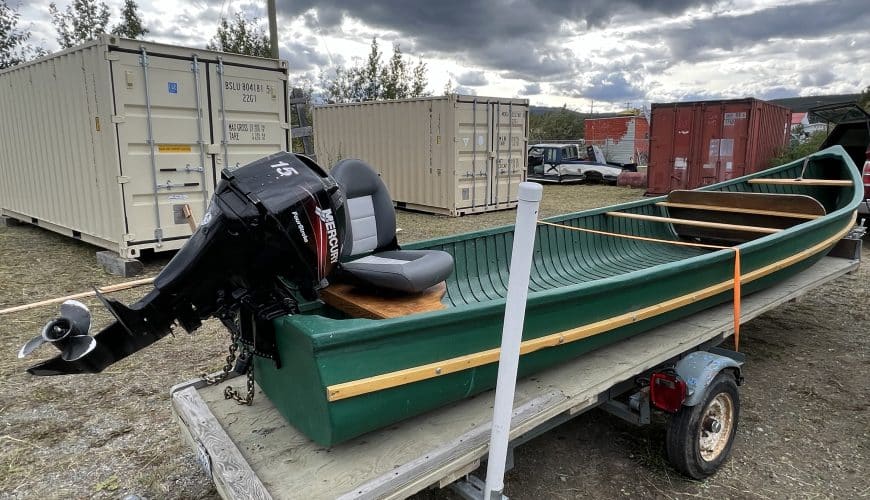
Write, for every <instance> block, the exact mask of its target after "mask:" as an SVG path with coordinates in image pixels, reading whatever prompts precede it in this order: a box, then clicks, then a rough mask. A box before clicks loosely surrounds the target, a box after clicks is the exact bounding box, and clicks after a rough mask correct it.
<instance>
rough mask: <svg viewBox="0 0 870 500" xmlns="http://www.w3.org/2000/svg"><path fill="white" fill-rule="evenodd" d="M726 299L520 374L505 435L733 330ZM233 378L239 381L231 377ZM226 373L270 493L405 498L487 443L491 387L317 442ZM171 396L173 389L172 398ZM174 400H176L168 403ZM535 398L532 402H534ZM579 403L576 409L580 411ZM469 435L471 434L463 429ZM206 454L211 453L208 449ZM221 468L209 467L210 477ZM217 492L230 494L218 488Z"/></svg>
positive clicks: (833, 273)
mask: <svg viewBox="0 0 870 500" xmlns="http://www.w3.org/2000/svg"><path fill="white" fill-rule="evenodd" d="M857 265H858V263H857V261H847V260H845V259H836V258H831V257H825V258H823V259H822V261H821V262H819V263H817V264H816V265H815V266H813V267H811V268H809V269H808V270H806V271H804V272H802V273H800V274H799V275H797V276H795V277H793V278H790V279H789V280H786V281H784V282H783V283H781V284H779V285H777V286H775V287H772V288H769V289H767V290H764V291H760V292H758V293H755V294H752V295H750V296H748V297H746V298H744V300H743V315H742V318H741V319H742V321H743V322H745V321H749V320H751V319H752V318H755V317H757V316H758V315H760V314H762V313H764V312H766V311H768V310H770V309H772V308H774V307H777V306H778V305H780V304H782V303H785V302H788V301H790V300H793V299H795V298H797V297H799V296H801V295H803V294H804V293H806V292H807V291H809V290H811V289H813V288H815V287H817V286H820V285H822V284H824V283H826V282H828V281H831V280H833V279H835V278H836V277H838V276H840V275H842V274H845V273H847V272H850V271H852V270H854V269H856V268H857ZM732 327H733V324H732V316H731V307H730V305H723V306H719V307H717V308H714V309H710V310H707V311H704V312H701V313H698V314H696V315H693V316H690V317H688V318H685V319H684V320H681V321H678V322H675V323H672V324H670V325H666V326H664V327H660V328H657V329H655V330H652V331H649V332H647V333H644V334H641V335H637V336H634V337H632V338H630V339H628V340H625V341H623V342H620V343H617V344H613V345H610V346H607V347H604V348H602V349H599V350H597V351H595V352H593V353H590V354H588V355H586V356H583V357H581V358H579V359H576V360H574V361H571V362H568V363H566V364H564V365H560V366H559V367H556V368H552V369H550V370H547V371H544V372H541V373H539V374H537V375H535V376H534V377H531V378H526V379H523V380H520V381H519V382H518V384H517V392H516V399H515V415H516V414H518V413H522V414H523V415H524V417H523V418H522V420H521V421H520V420H519V419H515V420H514V421H513V422H512V429H511V436H512V437H517V436H519V435H521V434H523V433H525V432H527V431H530V430H532V429H534V428H535V427H537V426H538V425H541V424H543V423H545V422H547V421H548V420H549V419H551V418H553V417H554V416H556V415H559V414H561V413H562V412H565V411H568V410H570V409H571V408H573V407H576V406H578V403H580V405H581V406H584V407H585V406H588V405H587V404H586V403H584V402H586V401H595V400H596V399H597V397H598V395H599V394H602V393H604V392H605V391H607V390H609V388H610V387H612V386H613V385H614V384H616V383H619V382H622V381H624V380H630V379H632V378H634V377H635V376H637V375H638V374H640V373H642V372H643V371H645V370H647V369H650V368H653V367H655V366H658V365H659V364H661V363H663V362H665V361H667V360H669V359H672V358H673V357H675V356H677V355H679V354H681V353H683V352H685V351H687V350H690V349H692V348H693V347H695V346H697V345H701V344H703V343H705V342H708V341H711V340H714V339H717V338H718V339H721V338H725V337H727V336H729V335H731V334H732ZM235 383H238V382H235ZM225 385H226V383H224V384H219V385H215V386H208V387H203V388H202V389H200V390H199V392H200V394H201V396H202V398H203V400H204V401H206V402H207V404H208V405H209V407H210V408H211V409H212V412H213V414H214V418H216V419H217V421H218V422H219V424H220V425H222V426H223V427H224V429H225V430H226V433H227V435H228V436H229V437H228V438H226V439H227V440H228V441H227V443H228V444H229V445H232V446H235V445H233V442H235V443H237V444H238V449H239V450H241V452H242V454H243V455H244V456H245V458H246V460H247V461H248V463H249V465H250V467H251V469H252V470H254V471H255V472H256V474H257V475H258V477H259V478H260V480H261V481H262V483H263V484H265V485H268V488H269V490H270V492H271V494H273V495H274V496H275V498H281V499H284V498H288V499H289V498H334V497H336V496H339V495H341V494H344V495H345V496H346V498H404V497H406V496H408V495H411V494H413V493H415V492H417V491H420V490H422V489H424V488H426V487H428V486H430V485H432V484H436V483H438V482H439V480H440V479H442V478H444V477H445V476H447V475H449V474H451V472H455V471H457V470H461V469H462V468H463V467H470V466H471V465H473V464H474V463H475V462H476V461H478V460H480V459H481V458H482V457H484V456H485V455H486V453H487V445H488V441H487V438H488V429H489V427H488V425H489V422H490V419H491V417H492V406H491V405H492V399H493V392H492V391H489V392H487V393H484V394H482V395H479V396H477V397H474V398H471V399H468V400H465V401H462V402H460V403H457V404H455V405H451V406H448V407H445V408H441V409H439V410H435V411H433V412H430V413H427V414H425V415H421V416H418V417H415V418H412V419H409V420H406V421H404V422H400V423H398V424H396V425H393V426H390V428H388V429H384V430H381V431H375V432H371V433H369V434H366V435H364V436H361V437H359V438H356V439H353V440H351V441H349V442H347V443H343V444H341V445H338V446H335V447H333V448H332V449H329V450H327V449H324V448H322V447H320V446H318V445H317V444H315V443H313V442H311V441H309V440H308V439H307V438H305V437H304V436H302V435H301V434H300V433H299V432H298V431H296V430H295V429H293V428H292V427H291V426H290V425H289V424H287V422H286V421H285V420H284V419H283V418H282V417H281V415H280V414H279V413H278V411H277V409H275V407H274V406H273V405H272V404H271V403H270V402H269V401H268V400H267V399H266V398H265V397H264V396H263V394H262V393H261V392H260V391H259V389H258V390H257V397H256V398H255V400H254V405H253V406H252V407H242V406H239V405H236V404H235V403H234V402H233V401H226V400H225V399H224V398H223V390H224V387H225ZM177 397H178V395H177V394H175V393H174V394H173V400H175V399H176V398H177ZM174 405H175V402H174V401H173V406H174ZM533 408H537V410H533ZM578 413H579V412H578ZM471 437H476V439H467V438H471ZM212 461H215V460H214V459H212ZM222 470H223V469H222V468H218V467H215V468H214V474H215V481H216V482H217V481H219V480H223V481H224V482H226V480H227V479H226V478H223V479H220V478H219V477H218V475H220V474H222V472H221V471H222ZM218 491H219V493H220V494H221V495H222V496H223V497H224V498H246V496H242V497H232V496H228V495H227V494H226V492H225V491H224V490H221V489H219V490H218Z"/></svg>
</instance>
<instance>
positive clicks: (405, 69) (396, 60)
mask: <svg viewBox="0 0 870 500" xmlns="http://www.w3.org/2000/svg"><path fill="white" fill-rule="evenodd" d="M320 80H321V87H323V89H324V91H325V92H326V96H327V99H328V100H329V101H330V102H361V101H375V100H379V99H407V98H409V97H422V96H425V95H428V93H427V92H426V86H427V85H428V81H427V79H426V64H425V63H423V61H422V60H420V61H419V62H418V63H417V65H416V66H415V67H414V69H413V70H409V65H408V62H407V61H406V59H405V57H404V55H403V54H402V50H401V48H400V47H399V46H398V45H394V46H393V55H392V56H391V57H390V60H389V61H388V62H387V63H386V64H383V63H382V62H381V51H380V48H379V46H378V41H377V39H372V45H371V50H370V51H369V55H368V58H367V59H366V61H365V63H364V64H357V65H356V66H352V67H350V68H342V67H337V68H335V69H334V71H333V74H332V76H331V77H330V76H329V75H328V74H327V73H321V75H320Z"/></svg>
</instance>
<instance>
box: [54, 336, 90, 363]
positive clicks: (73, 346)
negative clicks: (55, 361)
mask: <svg viewBox="0 0 870 500" xmlns="http://www.w3.org/2000/svg"><path fill="white" fill-rule="evenodd" d="M96 347H97V341H96V339H94V338H93V337H91V336H90V335H76V336H73V337H70V338H69V339H68V340H67V345H66V346H64V348H63V350H62V351H61V353H60V357H61V359H63V360H64V361H76V360H78V359H81V358H83V357H84V356H86V355H87V354H88V353H89V352H91V351H93V350H94V349H96Z"/></svg>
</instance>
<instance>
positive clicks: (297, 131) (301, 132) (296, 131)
mask: <svg viewBox="0 0 870 500" xmlns="http://www.w3.org/2000/svg"><path fill="white" fill-rule="evenodd" d="M313 130H314V128H313V127H310V126H309V127H293V128H292V129H290V137H292V138H294V139H295V138H297V137H310V136H311V134H312V131H313Z"/></svg>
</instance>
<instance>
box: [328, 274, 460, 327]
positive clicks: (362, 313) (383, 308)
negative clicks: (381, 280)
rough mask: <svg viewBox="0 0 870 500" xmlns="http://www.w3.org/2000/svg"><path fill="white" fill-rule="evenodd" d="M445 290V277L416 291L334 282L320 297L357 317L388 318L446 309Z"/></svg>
mask: <svg viewBox="0 0 870 500" xmlns="http://www.w3.org/2000/svg"><path fill="white" fill-rule="evenodd" d="M446 292H447V284H446V283H445V282H443V281H442V282H441V283H438V284H437V285H434V286H432V287H430V288H428V289H426V290H424V291H422V292H420V293H417V294H409V293H402V292H393V291H385V290H374V289H371V288H364V287H358V286H356V285H352V284H348V283H334V284H332V285H329V286H328V287H326V288H324V289H323V290H321V291H320V298H321V299H322V300H323V301H324V302H326V303H327V304H329V305H330V306H332V307H334V308H336V309H338V310H339V311H342V312H344V313H345V314H348V315H349V316H352V317H354V318H368V319H385V318H399V317H402V316H408V315H410V314H417V313H422V312H429V311H438V310H441V309H444V308H445V306H444V304H442V303H441V299H442V298H443V297H444V294H445V293H446Z"/></svg>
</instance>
